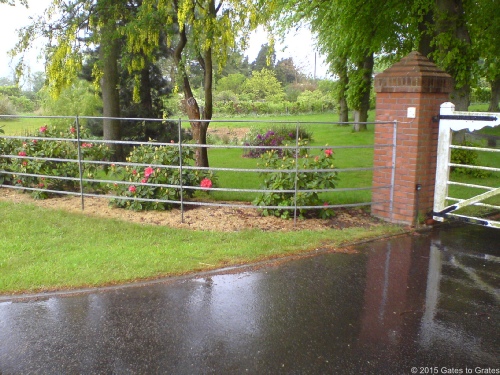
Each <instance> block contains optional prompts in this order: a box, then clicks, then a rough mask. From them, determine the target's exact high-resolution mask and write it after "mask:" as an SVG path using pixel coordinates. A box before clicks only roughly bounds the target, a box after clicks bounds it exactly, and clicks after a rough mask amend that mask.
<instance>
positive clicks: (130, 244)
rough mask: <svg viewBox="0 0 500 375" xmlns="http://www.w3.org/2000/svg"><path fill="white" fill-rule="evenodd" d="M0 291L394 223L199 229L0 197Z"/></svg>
mask: <svg viewBox="0 0 500 375" xmlns="http://www.w3.org/2000/svg"><path fill="white" fill-rule="evenodd" d="M0 217H2V237H3V238H2V241H1V243H0V294H17V293H23V292H40V291H49V290H60V289H74V288H79V287H97V286H103V285H112V284H119V283H125V282H131V281H136V280H144V279H151V278H158V277H164V276H171V275H181V274H186V273H190V272H194V271H201V270H209V269H216V268H220V267H224V266H229V265H237V264H244V263H250V262H255V261H259V260H263V259H269V258H276V257H282V256H285V255H292V254H298V253H303V252H307V251H309V250H312V249H316V248H320V247H325V246H333V247H338V246H342V245H343V244H344V245H345V244H347V243H353V242H357V241H362V240H367V239H372V238H377V237H381V236H386V235H392V234H396V233H400V232H401V230H402V229H401V227H400V226H395V225H382V226H378V227H373V228H371V229H366V228H351V229H344V230H341V231H339V230H322V231H293V232H262V231H258V230H248V231H241V232H231V233H226V232H224V233H223V232H205V231H204V232H201V231H192V230H183V229H171V228H167V227H160V226H150V225H139V224H134V223H128V222H124V221H119V220H111V219H102V218H95V217H88V216H85V215H81V214H72V213H68V212H66V211H62V210H49V209H43V208H40V207H37V206H35V205H31V204H14V203H10V202H0Z"/></svg>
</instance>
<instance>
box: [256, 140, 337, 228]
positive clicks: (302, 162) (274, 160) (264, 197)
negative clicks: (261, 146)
mask: <svg viewBox="0 0 500 375" xmlns="http://www.w3.org/2000/svg"><path fill="white" fill-rule="evenodd" d="M261 159H262V161H261V163H260V165H261V166H264V167H265V168H269V169H275V170H278V171H275V172H263V173H261V175H263V176H264V187H263V188H264V189H266V190H277V191H274V192H271V191H270V192H265V193H263V194H261V195H259V196H258V197H257V198H256V199H255V200H254V201H253V204H254V205H256V206H278V207H279V206H283V207H287V206H288V207H293V206H294V205H295V198H294V195H295V192H294V190H295V181H297V190H298V192H297V197H296V204H297V206H318V207H322V208H321V209H319V210H316V211H315V213H316V214H317V215H318V216H320V217H321V218H328V217H330V216H332V215H333V210H331V209H330V208H328V207H327V206H328V202H324V201H323V200H321V199H320V196H319V193H318V192H316V191H304V190H322V189H333V188H335V185H336V183H337V181H338V176H337V172H336V171H334V170H333V169H334V168H335V166H334V164H333V150H332V149H325V150H323V152H322V154H320V155H317V156H315V157H312V156H310V155H305V156H304V157H302V158H299V159H298V163H299V166H298V168H297V166H296V160H295V157H291V156H288V155H285V156H280V155H279V153H277V152H276V151H274V150H271V151H269V152H266V153H265V154H263V155H262V156H261ZM296 169H297V171H298V172H297V174H296V173H295V170H296ZM322 170H324V171H322ZM293 211H294V210H293V208H277V209H274V208H263V209H262V214H263V215H264V216H268V215H274V216H278V217H282V218H290V217H292V216H293ZM307 211H308V210H306V209H299V211H298V213H299V217H303V216H304V214H305V213H306V212H307Z"/></svg>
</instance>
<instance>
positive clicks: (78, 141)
mask: <svg viewBox="0 0 500 375" xmlns="http://www.w3.org/2000/svg"><path fill="white" fill-rule="evenodd" d="M75 126H76V145H77V150H78V174H79V177H80V198H81V206H82V211H83V210H84V209H85V202H84V198H83V164H82V147H81V145H80V143H81V142H80V139H81V138H80V120H79V118H78V116H76V119H75Z"/></svg>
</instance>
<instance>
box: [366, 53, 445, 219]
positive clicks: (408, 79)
mask: <svg viewBox="0 0 500 375" xmlns="http://www.w3.org/2000/svg"><path fill="white" fill-rule="evenodd" d="M451 89H452V79H451V76H449V75H448V74H447V73H445V72H443V71H442V70H440V69H439V68H438V67H437V66H436V65H434V64H433V63H432V62H430V61H429V60H428V59H427V58H426V57H425V56H423V55H421V54H420V53H418V52H412V53H410V54H409V55H408V56H406V57H405V58H403V59H402V60H401V61H400V62H398V63H396V64H394V65H393V66H392V67H390V68H389V69H387V70H385V71H384V72H383V73H381V74H378V75H377V76H376V77H375V91H376V93H377V110H376V121H397V131H396V169H395V176H394V178H395V180H394V191H393V201H392V212H391V202H389V201H390V198H391V189H374V191H373V195H372V200H373V202H384V201H385V202H386V203H380V204H377V203H374V204H373V206H372V214H373V215H374V216H377V217H380V218H382V219H384V220H386V221H390V222H393V223H401V224H409V225H411V224H415V218H416V217H417V215H418V214H422V215H425V214H426V213H428V212H430V211H432V207H433V198H434V184H435V174H436V157H437V136H438V125H439V124H438V123H437V122H433V120H432V118H433V117H434V116H437V115H439V108H440V105H441V104H442V103H444V102H447V101H449V93H450V92H451ZM408 108H414V109H415V115H414V118H409V117H408ZM393 131H394V125H393V123H387V124H385V123H384V124H376V126H375V155H374V166H375V167H381V166H391V165H392V157H393V155H392V150H391V149H390V148H387V147H380V148H377V145H381V144H392V141H393ZM391 180H392V170H390V169H381V170H375V171H374V172H373V187H374V188H376V187H378V186H387V185H390V184H391ZM417 185H419V186H420V190H419V191H417Z"/></svg>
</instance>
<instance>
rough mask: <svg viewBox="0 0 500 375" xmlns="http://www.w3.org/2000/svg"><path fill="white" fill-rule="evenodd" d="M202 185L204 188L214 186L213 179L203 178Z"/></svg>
mask: <svg viewBox="0 0 500 375" xmlns="http://www.w3.org/2000/svg"><path fill="white" fill-rule="evenodd" d="M200 186H201V187H202V188H204V189H210V188H211V187H212V181H210V179H208V178H204V179H203V180H201V183H200Z"/></svg>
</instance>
